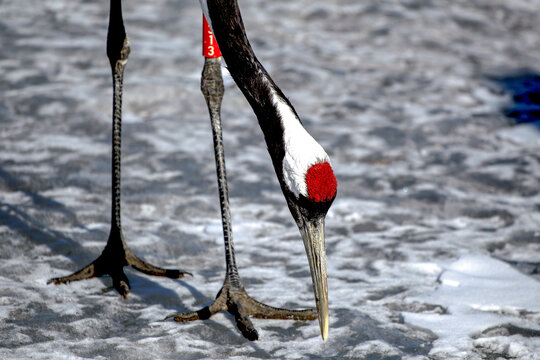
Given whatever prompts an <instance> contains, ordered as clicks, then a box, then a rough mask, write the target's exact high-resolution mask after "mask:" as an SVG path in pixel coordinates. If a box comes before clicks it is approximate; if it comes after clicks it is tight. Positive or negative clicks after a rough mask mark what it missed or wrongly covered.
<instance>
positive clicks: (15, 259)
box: [0, 0, 540, 359]
mask: <svg viewBox="0 0 540 360" xmlns="http://www.w3.org/2000/svg"><path fill="white" fill-rule="evenodd" d="M240 5H241V8H242V10H243V14H244V19H245V22H246V25H247V30H248V35H249V37H250V39H251V42H252V45H253V46H254V48H255V51H256V53H257V54H258V56H259V58H260V60H261V62H262V63H263V64H265V66H266V67H267V68H268V70H269V71H270V73H271V74H272V75H273V76H274V78H275V80H276V82H277V83H278V84H279V85H280V86H281V87H282V89H283V90H284V92H285V93H286V94H287V95H288V96H289V97H290V99H291V101H292V102H293V104H295V106H296V109H297V111H298V113H299V114H300V116H301V118H302V120H303V122H304V124H305V126H306V127H307V128H308V130H309V131H310V132H311V133H312V134H313V135H314V137H315V138H316V139H318V140H319V141H320V142H321V144H322V145H323V146H324V147H325V148H326V150H327V151H328V153H329V154H330V156H331V158H332V161H333V166H334V168H335V170H336V175H337V178H338V182H339V194H338V198H337V200H336V202H335V203H334V205H333V207H332V209H331V211H330V213H329V215H328V217H327V252H328V276H329V278H328V283H329V297H330V321H331V325H330V334H329V339H328V340H327V341H326V342H323V341H322V340H321V338H320V335H319V328H318V325H317V323H316V322H297V321H275V320H254V323H255V326H256V327H257V329H258V330H259V335H260V340H259V341H258V342H254V343H252V342H248V341H246V340H245V339H244V338H242V337H241V335H240V334H239V333H238V331H237V330H236V328H235V326H234V319H232V318H231V317H230V316H229V315H228V314H219V315H217V316H215V317H213V318H212V319H210V320H207V321H204V322H202V321H201V322H193V323H187V324H177V323H175V322H173V321H163V320H162V319H163V318H164V317H165V316H166V315H168V314H170V313H172V312H176V311H182V310H192V309H197V308H199V307H201V306H203V305H204V304H207V303H209V302H210V301H211V300H212V299H213V297H214V296H215V294H216V292H217V291H218V290H219V288H220V286H221V283H222V281H223V276H224V258H223V245H222V239H221V227H220V216H219V207H218V200H217V189H216V184H215V183H216V181H215V170H214V164H213V151H212V140H211V135H210V128H209V121H208V119H207V112H206V111H207V110H206V106H205V104H204V100H203V99H202V95H201V94H200V91H199V76H200V71H201V67H202V58H201V56H200V51H201V50H200V45H199V42H200V31H201V24H200V21H201V15H200V9H199V5H198V3H197V2H196V1H186V0H170V1H163V0H160V1H141V0H130V1H124V10H125V13H124V19H125V21H126V27H127V32H128V35H129V36H130V39H131V43H132V53H131V56H130V59H129V62H128V65H127V69H126V79H125V89H124V90H125V94H124V112H125V119H124V120H125V121H124V125H123V134H124V142H123V178H122V180H123V183H122V185H123V194H122V195H123V198H122V203H123V225H124V234H125V235H126V239H127V241H128V243H129V245H130V246H131V247H132V249H133V250H134V251H135V252H136V253H137V254H138V255H140V256H141V257H143V258H144V259H146V260H148V261H150V262H152V263H154V264H156V265H161V266H167V267H181V268H184V269H187V270H189V271H191V272H193V273H194V274H195V275H194V276H193V277H188V278H185V279H182V280H178V281H175V280H170V279H157V278H150V277H146V276H144V275H141V274H139V273H135V272H133V271H130V270H127V271H128V272H129V273H128V276H129V277H130V280H131V283H132V288H133V289H132V293H131V294H130V295H129V296H128V298H127V299H126V300H124V299H122V298H121V297H120V296H118V294H117V293H115V292H114V291H103V289H104V288H108V287H109V286H110V279H107V278H104V279H95V280H91V281H86V282H79V283H72V284H69V285H67V286H53V285H46V281H47V279H49V278H50V277H54V276H60V275H65V274H68V273H71V272H72V271H74V270H77V269H79V268H80V267H81V266H83V265H85V264H87V263H88V262H90V261H92V260H93V259H94V258H95V257H96V256H98V255H99V253H100V252H101V250H102V248H103V246H104V244H105V240H106V238H107V235H108V230H109V228H108V227H109V225H108V223H109V221H110V219H109V216H110V208H109V206H110V189H109V187H110V114H111V99H110V97H111V90H110V83H111V80H110V70H109V64H108V60H107V58H106V56H105V37H106V30H107V29H106V28H107V21H108V20H107V15H108V1H105V0H103V1H99V2H94V1H83V0H72V1H67V0H48V1H37V0H3V1H2V2H0V14H1V16H0V41H1V46H0V90H1V94H2V96H0V138H1V140H0V358H1V359H30V358H31V359H87V358H91V359H149V358H152V359H178V358H180V359H206V358H216V359H223V358H230V359H242V358H256V359H267V358H287V359H305V358H312V359H318V358H334V359H343V358H355V359H400V358H404V359H497V358H503V359H504V358H513V359H540V283H539V281H540V276H539V264H540V192H539V191H540V180H539V179H540V132H539V131H538V127H537V126H536V125H535V124H530V123H529V124H523V125H514V124H513V122H512V119H510V118H509V117H507V116H506V115H505V114H509V112H508V111H507V109H508V108H511V107H512V97H511V95H510V94H511V90H512V89H509V88H508V87H506V88H505V85H504V84H507V85H508V84H515V82H512V81H501V79H503V80H504V79H521V78H523V79H527V77H523V76H521V75H523V74H528V75H530V76H535V75H536V76H538V74H540V22H539V21H538V12H539V11H540V1H538V0H514V1H511V2H509V1H502V0H478V1H466V0H456V1H431V0H399V1H398V0H385V1H374V0H373V1H359V0H329V1H310V0H296V1H282V0H278V1H262V0H251V1H247V0H240ZM520 76H521V77H520ZM531 99H532V100H534V99H536V104H538V94H536V98H535V97H534V96H531ZM518 100H519V99H517V98H516V101H518ZM223 123H224V136H225V147H226V153H227V156H228V158H227V165H228V173H229V180H230V185H229V186H230V195H231V201H232V214H233V230H234V235H235V243H236V250H237V257H238V258H237V260H238V263H239V268H240V275H241V276H242V278H243V280H244V283H245V285H246V288H247V290H248V291H249V293H250V294H251V295H252V296H254V297H255V298H257V299H259V300H261V301H263V302H265V303H268V304H271V305H275V306H285V307H292V308H304V307H312V306H313V305H314V302H313V294H312V290H311V279H310V275H309V270H308V265H307V260H306V257H305V254H304V249H303V244H302V242H301V240H300V236H299V234H298V230H297V229H296V226H295V225H294V223H293V221H292V218H291V217H290V214H289V213H288V210H287V208H286V205H285V203H284V201H283V198H282V195H281V193H280V190H279V188H278V185H277V181H276V179H275V175H274V174H273V171H272V168H271V164H270V159H269V156H268V155H267V153H266V150H265V148H264V145H263V139H262V135H261V133H260V130H259V129H258V125H257V122H256V120H255V119H254V117H253V115H252V112H251V110H250V108H249V107H248V105H247V103H246V102H245V100H244V99H243V97H242V96H241V94H240V92H239V91H238V90H237V89H236V88H235V86H234V84H233V83H232V81H231V80H230V79H228V80H227V89H226V95H225V102H224V108H223Z"/></svg>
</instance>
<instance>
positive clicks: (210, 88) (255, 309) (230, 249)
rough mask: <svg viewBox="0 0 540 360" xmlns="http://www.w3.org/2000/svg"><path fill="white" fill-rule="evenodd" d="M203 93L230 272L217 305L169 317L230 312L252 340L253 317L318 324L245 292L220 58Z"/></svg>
mask: <svg viewBox="0 0 540 360" xmlns="http://www.w3.org/2000/svg"><path fill="white" fill-rule="evenodd" d="M201 90H202V92H203V94H204V97H205V99H206V103H207V105H208V110H209V112H210V121H211V123H212V133H213V137H214V150H215V156H216V170H217V178H218V189H219V200H220V206H221V216H222V224H223V237H224V241H225V261H226V264H227V272H226V275H225V282H224V283H223V287H222V288H221V290H220V291H219V293H218V294H217V296H216V299H215V300H214V302H213V303H212V304H211V305H209V306H207V307H205V308H203V309H200V310H198V311H195V312H181V313H176V314H173V315H170V316H168V317H167V318H171V317H173V318H174V320H176V321H179V322H185V321H192V320H197V319H201V320H205V319H208V318H209V317H211V316H212V315H214V314H215V313H218V312H220V311H228V312H229V313H231V314H232V315H234V317H235V319H236V326H237V327H238V329H239V330H240V332H241V333H242V335H244V337H246V338H247V339H249V340H257V339H258V338H259V335H258V334H257V330H255V327H254V326H253V323H252V322H251V320H250V319H249V317H250V316H253V317H256V318H263V319H294V320H315V319H317V313H316V312H314V311H313V310H287V309H279V308H274V307H271V306H268V305H265V304H262V303H260V302H258V301H256V300H254V299H252V298H251V297H250V296H249V295H248V294H247V292H246V290H245V289H244V286H243V285H242V281H241V280H240V276H239V275H238V268H237V266H236V261H235V257H234V246H233V239H232V229H231V213H230V210H229V196H228V190H227V175H226V172H225V154H224V149H223V138H222V135H221V119H220V118H221V116H220V108H221V100H222V98H223V93H224V89H223V79H222V76H221V58H205V63H204V69H203V72H202V78H201Z"/></svg>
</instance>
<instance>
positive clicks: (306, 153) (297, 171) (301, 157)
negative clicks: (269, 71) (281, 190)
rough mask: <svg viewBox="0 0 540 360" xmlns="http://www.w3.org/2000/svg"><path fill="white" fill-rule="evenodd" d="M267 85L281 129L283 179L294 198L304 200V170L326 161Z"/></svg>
mask: <svg viewBox="0 0 540 360" xmlns="http://www.w3.org/2000/svg"><path fill="white" fill-rule="evenodd" d="M267 84H268V86H269V87H270V90H271V94H272V101H273V102H274V105H275V106H276V108H277V110H278V113H279V115H280V116H281V124H282V125H283V129H284V131H283V142H284V144H285V157H284V158H283V177H284V180H285V185H287V187H288V188H289V190H291V191H292V192H293V194H294V195H295V196H296V197H298V196H299V195H303V196H305V197H307V196H308V191H307V185H306V173H307V171H308V169H309V168H310V167H311V166H312V165H314V164H317V163H322V162H330V159H329V157H328V155H327V154H326V152H325V151H324V149H323V148H322V146H321V145H320V144H319V143H318V142H317V141H315V139H314V138H313V137H312V136H311V135H310V134H309V133H308V132H307V131H306V129H305V128H304V127H303V126H302V123H301V122H300V119H298V117H297V116H296V114H295V112H294V110H293V109H292V108H291V107H290V106H289V104H288V103H287V102H286V101H285V99H283V98H282V97H281V96H280V95H279V94H278V93H277V92H276V91H275V89H274V88H273V86H272V85H271V83H270V82H269V81H268V80H267Z"/></svg>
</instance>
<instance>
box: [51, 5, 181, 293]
mask: <svg viewBox="0 0 540 360" xmlns="http://www.w3.org/2000/svg"><path fill="white" fill-rule="evenodd" d="M129 50H130V48H129V40H128V38H127V35H126V31H125V29H124V21H123V19H122V8H121V0H111V12H110V17H109V30H108V34H107V56H108V57H109V61H110V63H111V69H112V76H113V121H112V123H113V124H112V128H113V136H112V206H111V231H110V234H109V239H108V240H107V245H106V246H105V249H104V250H103V252H102V253H101V255H100V256H99V257H98V258H97V259H96V260H94V261H93V262H92V263H90V264H89V265H87V266H85V267H84V268H82V269H81V270H79V271H77V272H75V273H73V274H71V275H68V276H64V277H57V278H53V279H50V280H49V281H48V282H47V283H48V284H49V283H53V282H54V283H55V284H56V285H58V284H67V283H69V282H71V281H77V280H84V279H90V278H93V277H99V276H103V275H110V276H111V278H112V280H113V286H114V288H115V289H116V290H117V291H118V292H119V293H120V294H121V295H122V296H124V297H126V296H127V294H128V293H129V291H130V286H129V280H128V278H127V276H126V275H125V273H124V270H123V268H124V266H127V265H129V266H131V267H133V268H135V269H136V270H139V271H141V272H143V273H145V274H148V275H156V276H165V277H169V278H173V279H178V278H181V277H182V276H184V274H189V273H188V272H182V271H180V270H174V269H162V268H160V267H157V266H154V265H151V264H148V263H146V262H144V261H143V260H141V259H139V258H138V257H137V256H135V254H133V252H132V251H131V250H130V249H129V247H128V246H127V244H126V242H125V240H124V235H123V234H122V226H121V222H120V159H121V139H122V133H121V131H122V85H123V77H124V67H125V65H126V62H127V59H128V56H129ZM190 275H191V274H190Z"/></svg>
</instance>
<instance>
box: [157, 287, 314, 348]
mask: <svg viewBox="0 0 540 360" xmlns="http://www.w3.org/2000/svg"><path fill="white" fill-rule="evenodd" d="M220 311H227V312H229V313H230V314H231V315H234V318H235V320H236V326H237V327H238V330H240V332H241V333H242V335H243V336H244V337H245V338H246V339H248V340H251V341H255V340H258V339H259V334H258V333H257V330H255V327H254V326H253V323H252V322H251V320H250V319H249V317H250V316H252V317H255V318H259V319H289V320H315V319H317V313H316V312H315V311H313V310H309V309H308V310H289V309H281V308H275V307H272V306H269V305H265V304H263V303H260V302H258V301H257V300H255V299H253V298H252V297H250V296H249V295H248V294H247V292H246V291H245V289H244V288H243V287H242V286H239V287H233V286H231V285H230V283H229V282H228V281H226V282H225V284H224V285H223V287H222V288H221V290H220V291H219V292H218V294H217V296H216V299H215V300H214V302H212V304H210V305H208V306H205V307H204V308H202V309H200V310H198V311H192V312H179V313H175V314H172V315H169V316H167V317H166V318H165V319H170V318H174V320H175V321H177V322H187V321H193V320H206V319H208V318H210V317H211V316H212V315H214V314H216V313H218V312H220Z"/></svg>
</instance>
